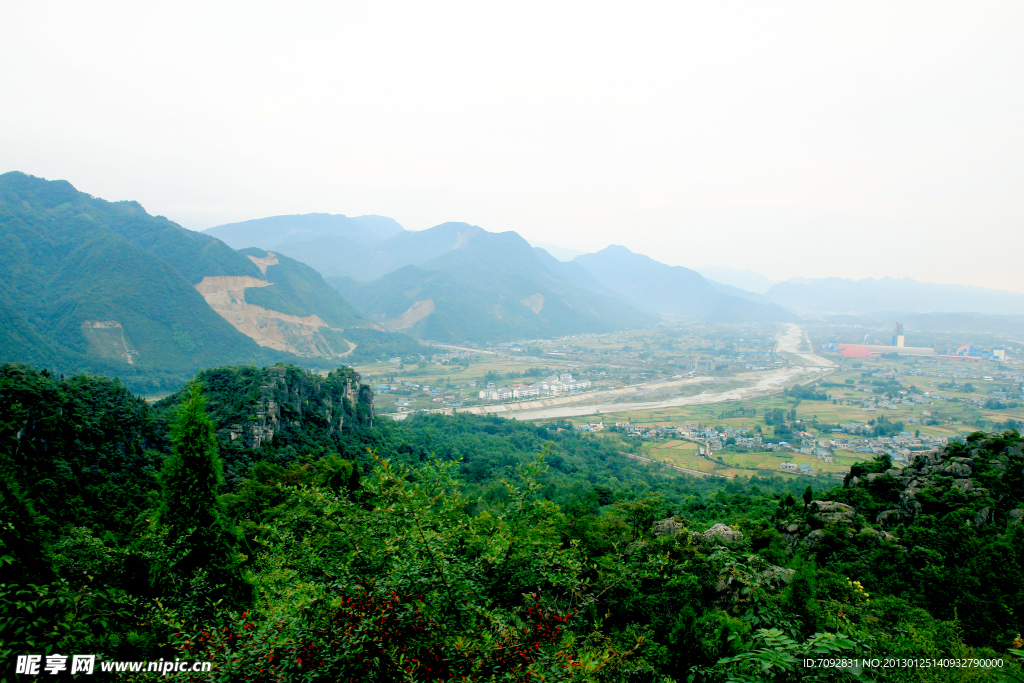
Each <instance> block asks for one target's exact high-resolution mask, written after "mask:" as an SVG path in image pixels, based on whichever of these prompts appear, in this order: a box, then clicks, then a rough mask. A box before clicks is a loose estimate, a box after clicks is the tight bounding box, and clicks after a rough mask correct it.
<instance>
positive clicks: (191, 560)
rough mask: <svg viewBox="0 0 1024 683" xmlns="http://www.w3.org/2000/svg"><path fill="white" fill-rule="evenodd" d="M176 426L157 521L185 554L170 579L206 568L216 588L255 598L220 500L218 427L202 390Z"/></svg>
mask: <svg viewBox="0 0 1024 683" xmlns="http://www.w3.org/2000/svg"><path fill="white" fill-rule="evenodd" d="M186 392H187V393H186V397H185V400H184V402H183V403H182V404H181V406H180V407H179V408H178V413H177V418H176V420H175V422H174V424H173V425H172V426H171V455H170V456H169V457H168V458H167V459H166V460H165V461H164V464H163V472H162V473H161V475H160V485H161V489H162V498H161V501H160V509H159V512H158V515H157V519H158V521H159V523H160V525H161V526H163V527H165V528H166V529H167V539H166V540H167V542H168V543H169V544H170V545H171V546H172V547H175V546H176V547H177V548H178V549H179V550H180V552H181V553H182V555H181V556H180V559H179V560H178V561H177V562H176V563H175V565H174V566H173V567H171V568H170V572H171V574H173V575H175V576H178V577H181V578H188V577H191V576H192V575H193V574H194V572H195V571H197V570H200V569H205V570H206V571H207V572H208V575H209V577H210V580H211V582H212V583H214V584H225V583H226V584H227V585H226V588H227V591H226V592H227V594H228V595H229V596H230V597H232V598H234V599H235V600H236V601H237V600H241V601H244V600H245V597H246V596H247V595H248V594H250V593H251V589H250V588H249V587H248V585H247V584H245V582H244V580H243V579H242V576H241V571H240V567H239V566H238V551H237V544H238V538H237V535H236V533H235V530H234V528H233V525H232V524H231V523H230V522H229V521H228V519H227V516H226V514H225V511H224V506H223V504H222V503H221V502H220V500H219V499H218V497H217V493H218V490H219V489H220V486H221V484H222V483H223V474H222V472H223V467H222V465H221V461H220V456H219V454H218V448H217V442H216V439H215V437H214V433H213V424H212V423H211V422H210V418H209V416H208V415H207V414H206V408H205V404H206V401H205V399H204V398H203V395H202V385H201V384H200V383H199V382H198V381H193V382H190V383H189V385H188V387H187V389H186Z"/></svg>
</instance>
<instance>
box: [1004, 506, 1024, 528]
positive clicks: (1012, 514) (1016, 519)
mask: <svg viewBox="0 0 1024 683" xmlns="http://www.w3.org/2000/svg"><path fill="white" fill-rule="evenodd" d="M1006 516H1007V517H1008V518H1009V519H1010V525H1011V526H1013V525H1015V524H1020V523H1021V519H1022V518H1024V510H1021V509H1020V508H1014V509H1012V510H1010V511H1009V512H1007V513H1006Z"/></svg>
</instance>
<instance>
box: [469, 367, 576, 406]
mask: <svg viewBox="0 0 1024 683" xmlns="http://www.w3.org/2000/svg"><path fill="white" fill-rule="evenodd" d="M590 386H591V385H590V380H589V379H582V380H581V379H573V376H572V375H571V374H570V373H568V372H563V373H562V374H560V375H551V376H550V377H546V378H545V379H542V380H541V381H539V382H537V383H536V384H512V385H510V386H507V387H500V388H499V387H495V386H494V384H493V383H491V384H488V385H487V386H486V387H485V388H484V389H482V390H481V391H480V398H481V400H484V401H509V400H512V399H519V398H530V397H533V396H557V395H558V394H568V393H572V392H574V391H586V390H587V389H590Z"/></svg>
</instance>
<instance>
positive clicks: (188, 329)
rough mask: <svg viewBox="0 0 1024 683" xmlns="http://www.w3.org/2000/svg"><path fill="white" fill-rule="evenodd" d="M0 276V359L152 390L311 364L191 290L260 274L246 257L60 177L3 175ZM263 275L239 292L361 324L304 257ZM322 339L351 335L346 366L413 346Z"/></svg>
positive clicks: (339, 322) (341, 344)
mask: <svg viewBox="0 0 1024 683" xmlns="http://www.w3.org/2000/svg"><path fill="white" fill-rule="evenodd" d="M256 251H257V252H259V250H256ZM259 253H262V252H259ZM0 275H2V277H0V362H19V363H29V364H33V365H35V366H37V367H48V368H50V369H51V370H54V371H56V372H58V373H59V372H63V373H66V374H73V373H78V372H86V373H91V374H101V375H106V376H109V377H120V378H121V380H122V381H123V382H125V383H126V384H128V385H129V386H130V387H131V388H132V389H133V390H134V391H139V392H144V393H150V394H152V393H158V392H160V391H166V390H170V389H173V388H176V387H179V386H181V385H182V384H183V383H184V382H186V381H187V380H188V379H189V378H190V377H192V376H193V375H194V374H195V373H196V372H197V371H198V370H199V369H200V368H203V367H216V366H220V365H225V364H231V363H254V364H260V365H263V364H268V363H274V362H277V361H291V362H298V363H306V364H310V363H311V362H314V363H315V362H316V361H317V360H318V359H300V358H296V357H295V356H293V355H291V354H290V353H286V352H283V351H276V350H274V349H271V348H267V347H263V346H260V345H259V344H257V343H256V342H255V341H254V340H253V339H250V338H249V337H247V336H246V335H245V334H243V333H242V332H241V331H239V329H236V323H237V320H236V319H234V318H232V319H231V320H230V321H229V320H226V319H225V318H224V317H222V316H221V315H219V314H218V313H217V312H216V311H214V310H213V308H211V306H210V305H209V304H208V303H207V302H206V301H205V300H204V298H203V296H202V295H201V294H200V293H199V292H198V291H197V290H196V288H195V285H196V284H197V283H200V282H201V281H203V279H204V278H206V277H220V276H227V277H241V276H245V277H249V278H255V279H257V280H264V281H265V280H266V278H265V277H264V275H263V273H262V272H261V271H260V268H259V267H258V266H257V265H256V264H255V263H254V262H253V261H252V260H251V259H250V258H248V256H247V255H245V254H242V253H240V252H237V251H234V250H233V249H231V248H230V247H228V246H227V245H225V244H224V243H223V242H221V241H220V240H217V239H215V238H213V237H211V236H209V235H204V234H202V233H197V232H193V231H191V230H186V229H184V228H182V227H181V226H179V225H176V224H175V223H173V222H171V221H169V220H167V219H166V218H163V217H161V216H150V215H149V214H148V213H146V211H145V210H144V209H143V208H142V207H141V206H139V205H138V204H137V203H135V202H107V201H104V200H102V199H97V198H94V197H92V196H90V195H88V194H85V193H83V192H79V191H77V190H76V189H75V188H74V187H72V185H71V184H70V183H68V182H66V181H47V180H44V179H42V178H35V177H32V176H28V175H25V174H23V173H17V172H12V173H5V174H3V175H0ZM268 277H269V278H270V279H269V282H271V283H272V284H270V285H269V286H266V287H256V288H250V289H249V291H248V292H247V295H248V294H249V293H250V292H251V293H253V294H252V297H254V299H255V301H254V303H257V305H261V306H263V307H265V308H269V309H271V310H276V311H281V312H284V313H288V314H290V315H301V316H310V315H318V316H320V317H321V319H323V320H324V321H325V322H327V324H328V325H330V326H332V327H334V328H338V329H347V328H352V327H354V326H358V325H364V324H366V323H367V321H366V320H365V319H364V318H363V317H362V316H361V315H360V314H359V313H358V312H357V311H356V310H355V309H354V308H353V307H352V306H351V305H350V304H349V303H348V302H346V301H345V300H344V299H342V298H341V296H340V295H338V293H337V292H336V291H334V290H333V289H332V288H331V287H330V286H328V285H327V284H326V283H325V282H324V281H323V279H322V278H321V277H320V275H319V274H318V273H316V272H315V271H313V270H312V269H311V268H308V267H307V266H304V265H303V264H301V263H297V262H295V261H292V260H290V259H287V258H285V257H282V258H281V259H278V263H277V264H275V265H271V266H269V268H268ZM324 336H325V337H326V338H327V339H326V345H327V346H328V347H329V348H331V349H334V350H335V351H336V353H344V352H345V351H347V350H351V348H352V346H351V344H352V343H354V344H355V345H356V349H355V350H354V352H353V353H351V354H350V355H348V356H346V359H347V360H348V361H350V362H351V361H354V360H358V359H365V358H367V357H369V358H371V359H372V358H377V357H380V354H381V353H382V352H386V351H394V350H396V349H401V350H405V351H407V352H412V353H415V352H417V351H418V350H419V349H418V346H417V345H416V343H415V342H414V341H413V340H412V339H411V338H409V337H406V336H404V335H394V334H390V333H383V332H381V333H378V334H377V335H372V334H365V333H362V331H357V332H356V334H355V335H348V334H347V333H342V332H338V331H336V330H329V329H326V328H325V329H324ZM356 336H357V337H359V340H360V341H354V338H355V337H356ZM348 337H352V339H351V340H350V341H346V338H348ZM381 337H383V338H381ZM350 342H351V343H350ZM410 349H412V351H410ZM375 354H376V355H375ZM328 355H331V354H328Z"/></svg>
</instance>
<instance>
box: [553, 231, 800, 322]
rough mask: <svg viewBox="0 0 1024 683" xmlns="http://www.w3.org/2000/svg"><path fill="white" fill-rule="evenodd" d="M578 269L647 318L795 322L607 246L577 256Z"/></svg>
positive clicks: (774, 309)
mask: <svg viewBox="0 0 1024 683" xmlns="http://www.w3.org/2000/svg"><path fill="white" fill-rule="evenodd" d="M573 263H578V264H580V265H582V266H583V267H584V268H586V269H587V270H588V271H590V272H591V273H592V274H593V275H594V277H596V278H597V279H598V280H599V281H600V282H601V284H602V285H604V286H605V287H607V288H608V289H609V290H611V291H612V292H614V293H615V295H616V296H617V297H618V298H620V299H622V300H623V301H626V302H628V303H631V304H633V305H634V306H637V307H638V308H641V309H643V310H647V311H650V312H652V313H668V314H672V315H680V316H684V317H690V318H700V319H704V320H714V321H719V322H767V321H787V320H793V319H795V316H794V315H793V314H792V313H790V312H788V311H786V310H784V309H783V308H782V307H780V306H777V305H775V304H770V303H758V302H756V301H751V300H750V299H749V298H748V297H747V295H749V296H752V297H756V295H753V294H750V293H746V294H744V295H738V293H734V292H731V291H730V289H731V288H730V287H729V286H728V285H720V284H719V283H714V282H710V281H708V280H706V279H705V278H704V277H703V276H701V274H700V273H698V272H696V271H693V270H690V269H689V268H683V267H682V266H668V265H665V264H664V263H659V262H658V261H655V260H654V259H652V258H650V257H648V256H643V255H642V254H635V253H633V252H632V251H630V250H629V249H627V248H626V247H622V246H618V245H612V246H610V247H607V248H605V249H602V250H601V251H599V252H597V253H594V254H584V255H582V256H577V257H576V258H575V259H574V260H573Z"/></svg>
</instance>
